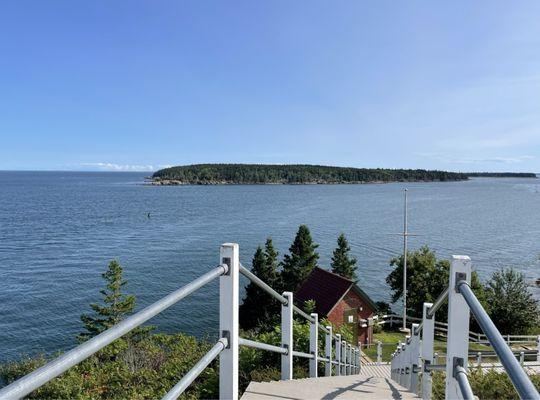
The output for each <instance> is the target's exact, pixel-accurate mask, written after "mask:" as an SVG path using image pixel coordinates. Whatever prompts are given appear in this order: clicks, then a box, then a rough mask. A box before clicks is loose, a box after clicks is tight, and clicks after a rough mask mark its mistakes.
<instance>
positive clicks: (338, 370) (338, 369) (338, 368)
mask: <svg viewBox="0 0 540 400" xmlns="http://www.w3.org/2000/svg"><path fill="white" fill-rule="evenodd" d="M335 346H336V361H337V364H336V376H340V375H341V334H339V333H338V334H336V343H335Z"/></svg>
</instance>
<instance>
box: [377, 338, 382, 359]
mask: <svg viewBox="0 0 540 400" xmlns="http://www.w3.org/2000/svg"><path fill="white" fill-rule="evenodd" d="M381 362H382V343H381V341H380V340H379V341H377V365H381Z"/></svg>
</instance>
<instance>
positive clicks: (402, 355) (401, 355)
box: [398, 342, 405, 386]
mask: <svg viewBox="0 0 540 400" xmlns="http://www.w3.org/2000/svg"><path fill="white" fill-rule="evenodd" d="M399 346H400V352H399V376H398V383H399V384H400V385H401V386H403V379H404V375H405V363H404V361H405V343H403V342H402V343H400V345H399Z"/></svg>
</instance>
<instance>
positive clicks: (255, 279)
mask: <svg viewBox="0 0 540 400" xmlns="http://www.w3.org/2000/svg"><path fill="white" fill-rule="evenodd" d="M239 272H240V273H241V274H242V275H244V276H245V277H246V278H248V279H249V280H250V281H251V282H253V283H254V284H255V285H257V286H258V287H260V288H261V289H262V290H264V291H265V292H266V293H268V294H269V295H270V296H272V297H273V298H275V299H276V300H277V301H279V302H280V303H281V304H283V305H285V306H286V305H287V303H288V301H287V299H286V298H285V297H283V296H282V295H280V294H279V293H278V292H276V291H275V290H274V289H272V288H271V287H270V286H269V285H268V284H266V283H265V282H264V281H263V280H262V279H261V278H259V277H258V276H257V275H255V274H254V273H253V272H251V271H250V270H249V269H247V268H245V267H244V266H243V265H242V264H240V269H239Z"/></svg>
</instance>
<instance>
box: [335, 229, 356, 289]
mask: <svg viewBox="0 0 540 400" xmlns="http://www.w3.org/2000/svg"><path fill="white" fill-rule="evenodd" d="M337 243H338V246H337V247H336V249H335V250H334V253H333V255H332V263H331V264H330V265H331V266H332V272H334V273H336V274H338V275H341V276H343V277H344V278H347V279H352V280H356V279H357V278H356V258H353V257H350V256H349V252H350V251H351V248H350V247H349V243H348V242H347V238H345V235H344V234H343V233H342V234H341V235H339V237H338V240H337Z"/></svg>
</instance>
